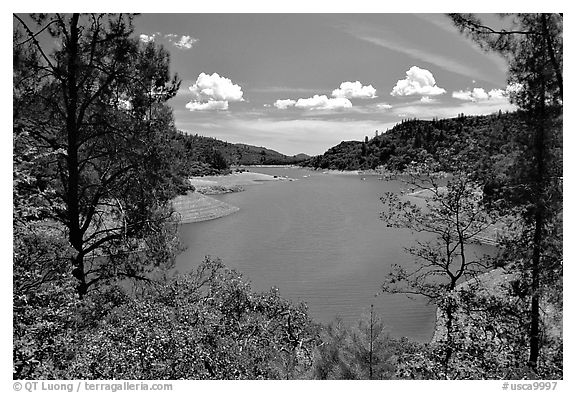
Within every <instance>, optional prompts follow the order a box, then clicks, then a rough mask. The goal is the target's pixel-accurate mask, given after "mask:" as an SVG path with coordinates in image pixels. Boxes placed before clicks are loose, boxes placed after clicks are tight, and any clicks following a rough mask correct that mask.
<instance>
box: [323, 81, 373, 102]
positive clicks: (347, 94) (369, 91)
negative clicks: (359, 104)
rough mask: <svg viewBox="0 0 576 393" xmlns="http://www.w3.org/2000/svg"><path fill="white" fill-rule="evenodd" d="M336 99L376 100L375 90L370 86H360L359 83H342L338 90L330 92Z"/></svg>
mask: <svg viewBox="0 0 576 393" xmlns="http://www.w3.org/2000/svg"><path fill="white" fill-rule="evenodd" d="M332 97H336V98H376V97H377V96H376V89H375V88H374V87H372V85H368V86H362V83H360V82H359V81H356V82H342V83H341V84H340V88H339V89H336V90H334V91H332Z"/></svg>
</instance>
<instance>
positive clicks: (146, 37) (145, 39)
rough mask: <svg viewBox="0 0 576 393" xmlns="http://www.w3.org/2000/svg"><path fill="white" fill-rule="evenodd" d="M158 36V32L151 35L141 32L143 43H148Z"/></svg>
mask: <svg viewBox="0 0 576 393" xmlns="http://www.w3.org/2000/svg"><path fill="white" fill-rule="evenodd" d="M155 37H156V34H151V35H147V34H140V41H142V42H143V43H145V44H147V43H149V42H151V41H154V38H155Z"/></svg>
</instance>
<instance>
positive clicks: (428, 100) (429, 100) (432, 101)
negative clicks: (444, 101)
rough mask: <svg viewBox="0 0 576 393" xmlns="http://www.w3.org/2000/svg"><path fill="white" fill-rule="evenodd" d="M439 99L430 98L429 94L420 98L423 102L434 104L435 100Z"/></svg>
mask: <svg viewBox="0 0 576 393" xmlns="http://www.w3.org/2000/svg"><path fill="white" fill-rule="evenodd" d="M437 101H438V100H435V99H434V98H430V97H428V96H422V98H420V102H421V103H423V104H433V103H434V102H437Z"/></svg>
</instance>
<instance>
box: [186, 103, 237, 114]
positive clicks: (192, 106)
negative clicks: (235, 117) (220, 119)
mask: <svg viewBox="0 0 576 393" xmlns="http://www.w3.org/2000/svg"><path fill="white" fill-rule="evenodd" d="M186 108H187V109H189V110H190V111H191V112H194V111H214V110H220V111H225V110H227V109H228V101H207V102H199V101H190V102H189V103H187V104H186Z"/></svg>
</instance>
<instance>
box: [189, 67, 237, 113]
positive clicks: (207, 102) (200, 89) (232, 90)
mask: <svg viewBox="0 0 576 393" xmlns="http://www.w3.org/2000/svg"><path fill="white" fill-rule="evenodd" d="M188 89H189V90H190V92H191V94H192V97H193V100H192V101H190V102H189V103H188V104H186V108H188V109H190V110H191V111H195V110H216V109H217V110H226V109H228V102H230V101H231V102H239V101H244V98H242V96H243V95H244V93H243V92H242V88H241V87H240V86H238V85H236V84H234V83H232V81H231V80H230V79H228V78H225V77H222V76H220V75H218V74H217V73H213V74H212V75H208V74H205V73H204V72H202V73H201V74H200V75H198V78H197V79H196V82H195V83H194V84H193V85H192V86H190V87H189V88H188Z"/></svg>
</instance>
